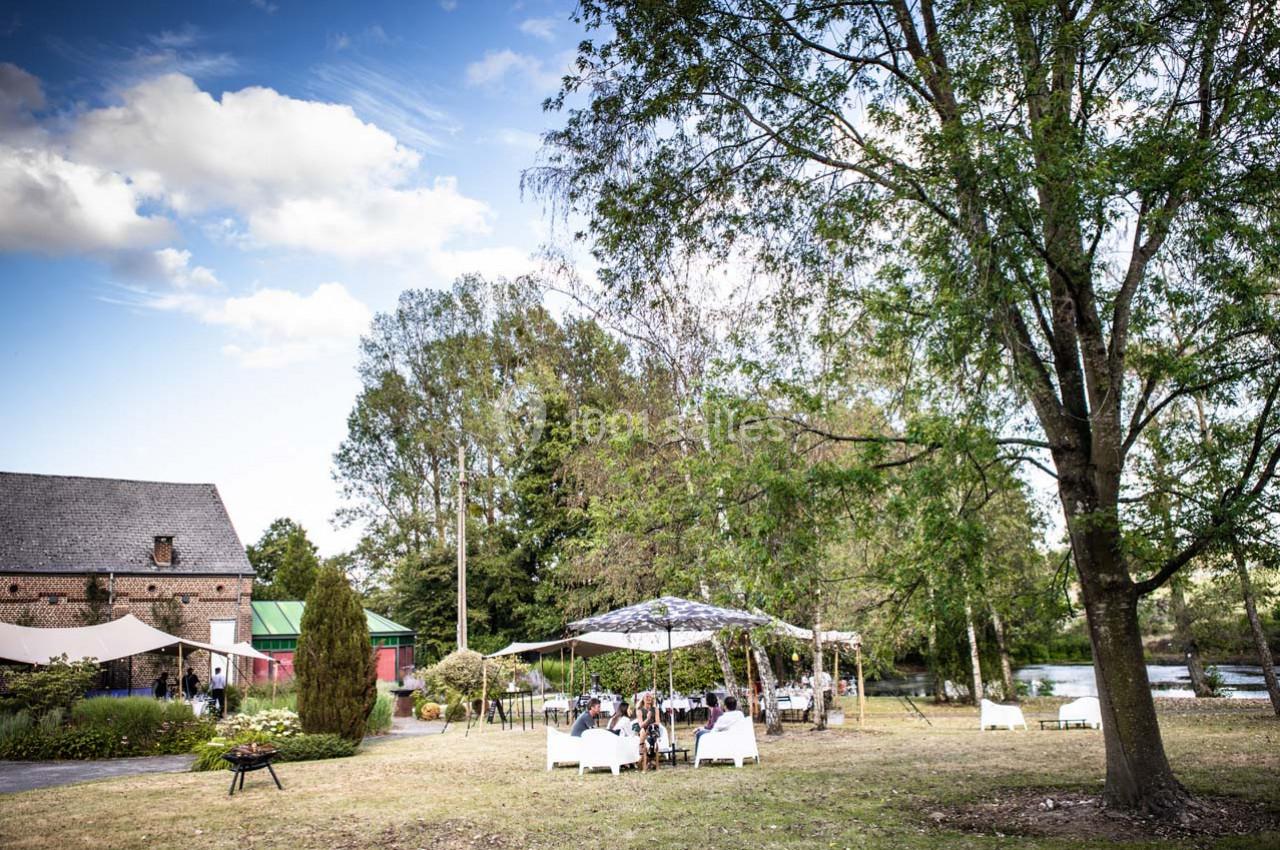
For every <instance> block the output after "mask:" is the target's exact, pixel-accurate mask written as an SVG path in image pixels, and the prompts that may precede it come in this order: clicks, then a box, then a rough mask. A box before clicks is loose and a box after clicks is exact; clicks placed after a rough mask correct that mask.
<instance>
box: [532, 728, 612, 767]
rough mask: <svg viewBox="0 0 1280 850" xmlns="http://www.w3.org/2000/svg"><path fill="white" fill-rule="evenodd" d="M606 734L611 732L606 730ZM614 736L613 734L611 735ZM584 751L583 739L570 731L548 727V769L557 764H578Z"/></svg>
mask: <svg viewBox="0 0 1280 850" xmlns="http://www.w3.org/2000/svg"><path fill="white" fill-rule="evenodd" d="M605 734H606V735H608V734H609V733H608V732H606V733H605ZM609 737H610V738H612V737H613V736H612V735H609ZM581 752H582V739H581V738H575V737H573V736H572V735H570V734H569V733H568V732H560V731H558V730H556V729H552V728H551V727H550V726H548V727H547V770H550V769H551V768H553V767H555V766H556V765H557V764H577V763H578V760H579V758H580V754H581Z"/></svg>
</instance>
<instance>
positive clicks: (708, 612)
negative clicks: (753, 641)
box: [569, 596, 769, 632]
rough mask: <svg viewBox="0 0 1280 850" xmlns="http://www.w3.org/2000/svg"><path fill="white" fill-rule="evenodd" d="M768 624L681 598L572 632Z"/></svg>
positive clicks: (641, 605)
mask: <svg viewBox="0 0 1280 850" xmlns="http://www.w3.org/2000/svg"><path fill="white" fill-rule="evenodd" d="M768 623H769V618H768V617H763V616H761V615H759V614H752V613H751V612H750V611H740V610H738V609H736V608H721V607H719V606H716V605H708V604H706V603H705V602H692V601H690V600H688V599H681V598H680V597H678V596H660V597H658V598H657V599H650V600H649V601H648V602H637V603H636V604H635V605H628V606H627V607H626V608H618V609H617V610H615V611H610V612H608V613H607V614H600V615H598V616H595V617H587V618H586V619H584V620H575V621H574V622H572V623H570V624H569V628H571V629H573V630H574V631H576V632H665V631H676V632H685V631H704V630H712V629H729V628H738V629H749V628H753V627H754V626H764V625H768Z"/></svg>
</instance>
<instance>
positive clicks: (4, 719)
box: [0, 711, 35, 745]
mask: <svg viewBox="0 0 1280 850" xmlns="http://www.w3.org/2000/svg"><path fill="white" fill-rule="evenodd" d="M33 725H35V724H34V723H33V721H32V720H31V712H29V711H15V712H13V713H12V714H9V713H5V714H0V745H3V742H4V741H5V740H7V739H9V738H12V737H14V736H16V735H21V734H22V733H24V732H26V731H27V730H28V729H30V728H31V727H32V726H33Z"/></svg>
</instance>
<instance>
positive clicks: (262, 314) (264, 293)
mask: <svg viewBox="0 0 1280 850" xmlns="http://www.w3.org/2000/svg"><path fill="white" fill-rule="evenodd" d="M144 303H145V304H146V305H147V306H149V307H152V308H154V309H157V310H172V311H178V312H182V313H187V314H189V315H192V316H195V317H196V318H197V319H199V320H200V321H201V322H204V323H205V324H208V325H217V326H221V327H225V328H228V329H229V330H230V331H232V332H233V333H235V334H236V335H237V336H238V337H240V341H238V342H235V343H230V344H228V345H225V346H223V349H222V350H223V352H224V353H225V354H227V355H229V356H231V357H234V358H235V359H236V360H238V361H239V362H240V363H241V364H242V365H244V366H249V367H253V368H274V367H278V366H286V365H289V364H291V363H297V362H301V361H305V360H312V359H315V358H316V357H320V356H324V355H328V354H336V353H342V352H346V351H350V350H352V349H353V347H354V346H355V344H356V341H357V340H359V338H360V334H362V333H364V332H365V331H366V330H367V329H368V327H369V322H370V320H371V319H372V318H373V314H372V313H371V312H370V310H369V308H368V307H367V306H365V304H364V303H363V302H362V301H360V300H359V299H357V298H356V297H354V296H353V295H351V293H349V292H348V291H347V289H346V287H345V286H343V285H342V284H340V283H323V284H321V285H320V286H318V287H316V288H315V290H314V291H312V292H311V293H310V294H309V295H300V294H298V293H297V292H293V291H291V290H287V289H271V288H264V289H259V290H256V291H254V292H252V293H250V294H249V295H243V296H236V297H231V298H211V297H209V296H206V295H197V294H192V293H187V292H171V293H167V294H148V295H147V296H146V297H145V300H144Z"/></svg>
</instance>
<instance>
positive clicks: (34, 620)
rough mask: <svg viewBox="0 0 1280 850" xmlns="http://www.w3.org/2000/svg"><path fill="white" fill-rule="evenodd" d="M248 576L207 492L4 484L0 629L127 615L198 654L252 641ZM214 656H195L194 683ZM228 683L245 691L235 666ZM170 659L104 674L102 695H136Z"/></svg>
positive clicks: (46, 480) (121, 484)
mask: <svg viewBox="0 0 1280 850" xmlns="http://www.w3.org/2000/svg"><path fill="white" fill-rule="evenodd" d="M253 576H254V572H253V567H252V566H251V565H250V564H249V559H248V558H247V557H246V556H245V549H244V545H243V544H242V543H241V542H240V538H239V537H238V536H237V535H236V530H235V528H234V527H233V526H232V524H231V518H230V517H229V516H228V515H227V510H226V507H225V506H224V505H223V503H222V497H221V496H219V495H218V488H217V487H215V486H214V485H212V484H175V483H170V482H160V481H126V480H119V479H114V478H82V477H75V476H62V475H27V474H20V473H11V472H0V622H7V623H18V624H21V625H27V626H38V627H70V626H84V625H90V624H93V623H95V622H105V621H107V620H113V619H116V618H118V617H122V616H124V615H125V614H133V615H134V616H135V617H137V618H138V619H140V620H142V621H143V622H146V623H149V624H151V625H153V626H155V627H157V628H160V629H162V630H164V631H167V632H169V633H171V634H176V635H178V636H179V637H184V638H188V639H191V640H196V641H201V642H205V643H215V644H219V645H223V646H226V645H229V644H232V643H236V642H239V641H249V640H251V638H252V634H253V611H252V607H251V594H252V590H253ZM215 663H216V664H217V665H218V666H221V667H223V668H224V669H226V668H227V667H228V665H227V663H226V659H225V658H224V657H222V656H217V657H215V658H211V657H210V655H209V653H206V652H198V653H196V654H195V655H194V656H193V657H192V658H191V663H190V666H191V667H193V669H195V671H196V674H197V675H198V676H199V677H200V680H201V681H202V682H206V683H207V682H208V681H209V675H210V672H211V670H212V667H213V665H214V664H215ZM240 666H241V668H242V669H241V670H240V671H236V669H235V667H236V665H235V664H232V665H230V670H231V674H230V677H231V679H232V680H233V681H234V680H236V679H237V678H239V679H241V680H244V681H247V680H248V678H249V676H250V675H251V671H250V669H249V668H248V667H247V666H246V665H245V664H244V663H242V664H241V665H240ZM159 669H166V670H167V671H168V672H169V674H170V675H171V676H172V675H174V674H175V673H176V672H177V671H176V670H175V669H174V662H173V660H171V659H163V658H159V657H155V656H139V657H137V658H135V659H131V660H128V661H126V660H121V661H117V662H112V663H111V664H109V665H107V669H106V671H105V674H104V675H105V678H106V681H104V683H103V684H104V686H106V687H109V688H113V689H123V688H141V687H146V686H147V684H148V683H149V682H150V681H151V679H153V678H154V677H155V675H156V672H157V671H158V670H159Z"/></svg>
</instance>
